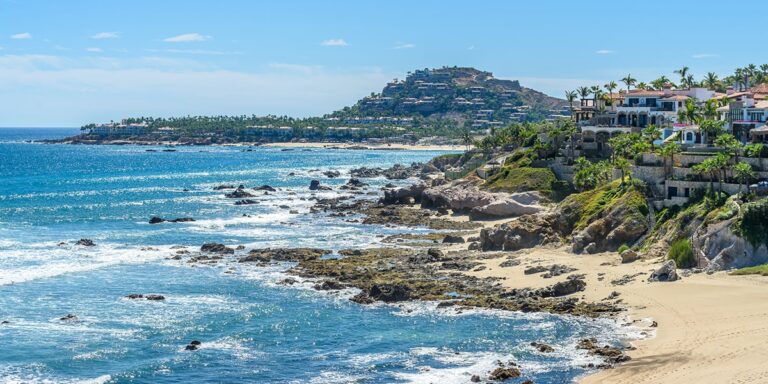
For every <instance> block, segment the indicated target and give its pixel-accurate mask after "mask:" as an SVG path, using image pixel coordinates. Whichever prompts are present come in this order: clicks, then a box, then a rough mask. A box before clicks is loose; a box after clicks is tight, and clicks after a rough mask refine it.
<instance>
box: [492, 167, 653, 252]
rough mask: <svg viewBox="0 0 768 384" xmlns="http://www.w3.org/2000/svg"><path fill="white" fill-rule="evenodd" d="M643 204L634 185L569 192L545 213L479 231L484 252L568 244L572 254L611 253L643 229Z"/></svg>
mask: <svg viewBox="0 0 768 384" xmlns="http://www.w3.org/2000/svg"><path fill="white" fill-rule="evenodd" d="M648 213H649V211H648V205H647V202H646V199H645V196H644V194H643V192H642V189H641V187H640V186H634V185H626V186H620V185H619V182H618V181H615V182H613V183H610V184H608V185H606V186H604V187H602V188H598V189H595V190H592V191H587V192H582V193H575V194H572V195H570V196H568V197H567V198H565V200H563V201H562V202H561V203H559V204H558V205H557V206H556V207H555V208H554V209H553V210H552V211H551V212H549V213H546V214H540V215H526V216H522V217H520V218H518V219H516V220H514V221H511V222H509V223H506V224H504V225H501V226H499V227H496V228H491V229H485V230H483V231H482V232H481V235H480V239H481V246H482V247H483V249H485V250H517V249H522V248H530V247H534V246H538V245H545V244H552V243H560V242H570V243H571V245H572V249H573V251H574V252H575V253H582V252H586V253H597V252H604V251H615V250H617V249H618V248H619V247H621V245H623V244H627V245H632V244H634V243H635V242H637V241H638V240H639V239H640V238H641V237H642V236H643V235H644V234H645V233H646V232H647V231H648V230H649V229H650V226H651V224H650V220H649V219H648Z"/></svg>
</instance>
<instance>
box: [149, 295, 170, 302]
mask: <svg viewBox="0 0 768 384" xmlns="http://www.w3.org/2000/svg"><path fill="white" fill-rule="evenodd" d="M145 297H146V299H147V300H150V301H163V300H165V296H163V295H147V296H145Z"/></svg>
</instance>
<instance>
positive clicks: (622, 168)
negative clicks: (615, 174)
mask: <svg viewBox="0 0 768 384" xmlns="http://www.w3.org/2000/svg"><path fill="white" fill-rule="evenodd" d="M613 167H614V168H616V169H618V170H619V172H621V186H622V187H623V186H624V178H626V175H627V174H629V180H630V181H632V173H631V172H630V169H631V165H630V164H629V161H627V159H625V158H623V157H620V158H618V159H616V161H615V162H614V163H613Z"/></svg>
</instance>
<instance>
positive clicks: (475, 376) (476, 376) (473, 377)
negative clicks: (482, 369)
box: [469, 375, 480, 383]
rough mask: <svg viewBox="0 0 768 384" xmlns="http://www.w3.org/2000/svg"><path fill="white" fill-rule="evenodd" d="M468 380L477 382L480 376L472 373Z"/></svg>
mask: <svg viewBox="0 0 768 384" xmlns="http://www.w3.org/2000/svg"><path fill="white" fill-rule="evenodd" d="M469 381H471V382H473V383H479V382H480V376H478V375H472V377H471V378H470V379H469Z"/></svg>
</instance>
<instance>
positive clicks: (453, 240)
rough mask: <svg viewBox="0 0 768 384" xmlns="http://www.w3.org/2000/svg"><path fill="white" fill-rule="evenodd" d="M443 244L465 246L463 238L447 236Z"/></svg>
mask: <svg viewBox="0 0 768 384" xmlns="http://www.w3.org/2000/svg"><path fill="white" fill-rule="evenodd" d="M443 243H448V244H464V243H465V240H464V238H463V237H461V236H455V235H446V236H445V237H444V238H443Z"/></svg>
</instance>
